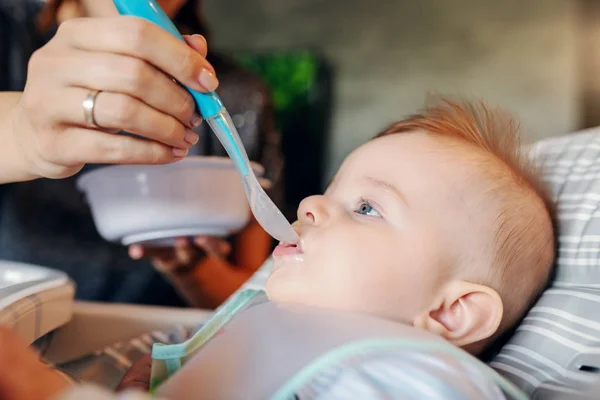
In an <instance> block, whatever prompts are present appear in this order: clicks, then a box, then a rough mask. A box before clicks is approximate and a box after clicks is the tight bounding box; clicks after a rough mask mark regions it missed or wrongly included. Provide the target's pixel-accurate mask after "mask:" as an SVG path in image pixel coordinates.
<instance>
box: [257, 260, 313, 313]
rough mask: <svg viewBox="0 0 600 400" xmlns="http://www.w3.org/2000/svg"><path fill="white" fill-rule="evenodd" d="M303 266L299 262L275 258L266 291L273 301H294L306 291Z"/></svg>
mask: <svg viewBox="0 0 600 400" xmlns="http://www.w3.org/2000/svg"><path fill="white" fill-rule="evenodd" d="M300 268H302V266H301V265H299V264H298V262H290V260H286V259H279V258H278V257H276V258H275V260H274V263H273V269H272V270H271V274H270V275H269V278H268V279H267V282H266V283H265V292H266V294H267V297H268V298H269V300H271V301H277V302H294V303H297V301H296V299H297V298H299V297H302V296H301V294H302V293H303V292H305V289H306V288H305V287H304V285H303V282H304V277H303V271H302V270H301V269H300Z"/></svg>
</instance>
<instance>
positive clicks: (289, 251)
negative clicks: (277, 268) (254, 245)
mask: <svg viewBox="0 0 600 400" xmlns="http://www.w3.org/2000/svg"><path fill="white" fill-rule="evenodd" d="M297 254H302V248H301V247H300V243H298V244H288V243H279V245H278V246H277V247H275V250H274V251H273V256H275V257H283V256H291V255H297Z"/></svg>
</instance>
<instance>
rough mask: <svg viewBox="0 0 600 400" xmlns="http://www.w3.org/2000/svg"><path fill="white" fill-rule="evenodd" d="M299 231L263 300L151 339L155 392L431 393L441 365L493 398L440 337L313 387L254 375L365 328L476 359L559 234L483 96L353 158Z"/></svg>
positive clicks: (449, 107)
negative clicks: (427, 350)
mask: <svg viewBox="0 0 600 400" xmlns="http://www.w3.org/2000/svg"><path fill="white" fill-rule="evenodd" d="M294 226H295V229H296V230H297V232H298V233H299V236H300V238H301V240H300V243H298V244H297V245H289V244H280V245H279V246H278V247H277V248H276V249H275V251H274V252H273V257H274V263H273V269H272V272H271V274H270V276H269V278H268V280H267V283H266V297H267V299H262V300H260V301H259V302H258V305H256V304H253V303H252V301H251V300H250V299H251V298H253V297H255V294H252V295H250V296H248V295H247V294H245V293H247V292H242V294H241V297H240V296H238V297H236V298H234V299H232V300H231V301H230V302H229V303H228V305H227V306H226V307H225V308H224V309H223V310H222V311H221V312H220V313H219V314H217V316H216V317H215V318H214V319H213V320H212V321H210V322H209V323H208V324H207V325H206V326H205V327H204V328H203V329H202V330H201V331H200V332H199V333H198V334H197V336H196V337H195V338H194V339H193V341H191V342H189V343H186V344H182V345H175V346H162V347H161V346H155V349H154V351H153V358H154V364H153V366H152V375H153V380H156V379H157V377H158V378H160V379H158V381H162V380H165V379H166V377H167V376H171V377H170V378H168V379H166V380H165V382H164V383H162V385H160V386H158V391H157V393H158V394H159V395H161V396H164V397H165V398H172V399H175V398H177V399H184V398H231V394H232V393H233V394H236V393H237V395H236V396H234V398H238V397H240V396H241V397H244V398H264V397H259V396H253V395H252V393H253V392H252V391H253V390H254V393H255V394H256V393H260V390H263V391H264V390H265V389H264V388H265V387H270V386H272V387H279V386H281V385H283V386H289V387H290V390H291V391H290V392H288V393H293V394H294V396H295V397H296V398H315V397H319V396H325V397H327V396H333V393H340V392H336V390H338V389H339V388H340V387H342V388H346V389H347V388H348V387H351V388H352V390H353V392H352V393H354V394H353V395H349V396H350V398H375V397H374V395H373V393H375V392H377V393H380V394H381V393H382V391H383V393H384V395H386V396H388V397H386V398H413V397H410V396H409V395H406V393H407V392H406V390H408V389H407V387H412V389H415V390H416V389H419V390H421V392H419V393H420V395H419V396H420V397H422V398H432V394H431V393H429V394H428V392H427V390H433V389H432V388H434V387H435V385H434V384H432V383H424V382H425V381H427V379H430V378H431V375H432V374H434V372H435V371H437V372H436V373H438V374H445V375H444V376H445V377H446V381H445V382H446V383H449V384H450V385H454V386H452V388H451V389H447V390H456V391H459V392H460V393H463V394H464V393H470V397H469V396H468V395H466V394H465V395H464V396H463V397H460V398H488V397H491V396H492V394H494V396H496V397H494V398H502V396H501V395H500V394H499V393H500V392H499V391H498V388H497V387H492V388H490V387H484V386H485V385H484V384H483V383H482V382H484V380H485V379H488V378H489V377H487V376H485V374H483V375H482V374H480V375H477V374H476V373H475V372H473V369H472V368H471V367H469V366H465V364H463V363H462V361H461V360H464V359H466V358H463V357H462V356H461V355H460V354H461V353H464V354H465V356H466V357H467V358H468V355H467V353H465V352H460V351H459V350H456V351H457V352H458V353H452V352H451V351H449V350H447V349H445V348H444V347H443V346H442V347H437V349H438V350H440V351H439V352H438V353H436V357H435V358H431V357H430V358H426V357H424V356H423V354H424V353H423V352H419V351H413V353H412V355H409V356H407V354H408V353H410V352H406V351H404V350H405V349H404V350H403V348H402V346H400V347H396V348H395V349H396V350H398V349H399V350H402V351H404V352H402V351H401V352H397V351H396V350H394V349H393V348H392V347H388V348H386V349H385V351H384V352H383V353H378V354H376V356H377V357H375V358H371V359H370V360H371V361H369V362H370V364H369V363H366V362H367V361H368V360H367V361H364V360H365V359H362V360H363V364H362V367H361V368H362V369H361V370H360V372H356V371H357V369H356V367H353V368H354V369H353V371H354V372H355V374H354V375H343V374H341V373H340V372H339V371H340V370H339V369H338V370H335V371H337V372H335V373H333V372H331V371H330V372H329V374H325V375H323V376H324V378H323V379H325V378H327V379H328V380H327V379H326V381H327V382H328V383H327V384H325V383H323V382H325V381H322V382H321V383H320V384H319V385H316V386H314V385H313V386H312V388H311V389H310V391H306V390H305V391H304V392H303V391H302V390H303V386H302V385H300V386H298V385H296V386H293V385H292V384H291V383H290V382H289V381H288V382H283V381H281V382H267V383H264V385H263V386H260V385H259V384H257V383H256V382H255V381H262V380H269V379H271V380H273V379H278V378H277V376H278V374H280V375H281V376H287V375H285V374H284V373H283V372H281V370H285V369H286V368H287V369H294V368H296V367H294V366H292V367H293V368H292V367H291V366H290V364H294V362H296V363H297V364H298V365H297V367H298V368H296V369H297V370H302V371H304V370H303V369H302V368H303V367H304V366H305V364H306V363H305V362H304V361H302V360H303V359H302V357H305V358H306V359H307V360H309V359H310V360H312V359H313V358H315V359H317V360H318V362H320V361H319V360H321V358H319V357H313V355H310V356H309V355H306V353H311V352H313V353H315V354H317V353H320V352H321V353H322V354H327V355H329V356H330V357H329V359H332V358H335V357H336V356H337V355H339V354H338V353H335V351H334V352H333V353H330V352H329V350H331V349H334V350H335V349H336V348H341V347H343V348H348V347H347V346H346V345H348V344H351V345H352V344H355V343H357V342H358V341H360V340H359V339H368V338H371V337H386V338H390V337H395V338H404V339H406V338H408V339H410V340H417V339H418V340H422V341H423V343H433V344H434V345H436V346H437V345H440V346H441V344H440V342H443V344H445V345H447V347H451V348H452V349H456V348H462V349H463V350H465V351H466V352H468V353H471V354H472V355H475V356H477V355H480V354H481V353H482V352H483V351H484V350H485V349H486V348H487V347H489V346H490V344H491V343H493V342H494V341H495V340H497V339H498V338H499V337H500V336H501V335H502V334H503V333H504V332H506V331H507V330H508V329H510V328H511V327H513V326H514V325H515V324H516V323H517V322H518V321H519V320H520V319H521V318H522V316H523V315H524V313H525V312H526V311H527V310H528V308H529V307H530V306H531V305H532V303H533V302H534V301H535V299H536V298H537V297H538V295H539V294H540V293H541V291H542V289H543V288H544V287H545V285H546V283H547V281H548V279H549V277H550V272H551V266H552V263H553V257H554V234H553V226H552V219H551V207H550V201H549V200H548V199H547V197H546V194H545V193H544V191H543V189H542V187H541V185H540V184H539V183H538V180H537V178H536V176H535V171H534V169H533V167H532V165H531V164H530V162H529V160H527V158H526V157H522V156H521V155H520V147H519V140H518V131H517V127H516V124H515V122H514V121H513V120H511V119H510V118H509V117H508V116H506V115H505V114H503V113H501V112H499V111H495V110H491V109H489V108H487V107H486V106H485V105H482V104H477V105H472V104H469V103H465V104H459V103H455V102H452V101H442V102H440V104H437V105H433V106H430V107H428V108H427V109H425V110H424V111H423V112H422V113H421V114H418V115H415V116H412V117H410V118H408V119H405V120H402V121H400V122H397V123H395V124H393V125H392V126H390V127H389V128H388V129H386V130H385V131H383V132H382V133H380V134H378V135H377V136H376V138H375V139H373V140H371V141H369V142H368V143H366V144H364V145H362V146H360V147H359V148H358V149H356V150H355V151H354V152H353V153H352V154H350V156H348V157H347V159H346V160H345V161H344V163H343V165H342V166H341V168H340V170H339V171H338V173H337V175H336V176H335V178H334V179H333V181H332V182H331V184H330V185H329V188H328V189H327V191H326V192H325V194H324V195H322V196H313V197H309V198H307V199H305V200H304V201H303V202H302V203H301V204H300V207H299V209H298V221H297V222H296V223H295V224H294ZM244 296H245V297H244ZM259 297H260V296H259ZM338 328H339V329H338ZM219 333H220V334H219ZM249 338H250V339H249ZM440 338H442V339H444V340H442V339H440ZM307 341H310V342H311V343H308V344H307V343H305V342H307ZM315 343H316V344H315ZM395 343H396V344H401V343H400V342H395ZM448 343H450V344H451V345H453V346H455V347H453V346H450V345H448ZM319 346H320V347H319ZM344 346H346V347H344ZM375 347H376V346H375ZM257 348H260V349H259V350H257ZM315 349H317V350H315ZM364 349H365V348H363V350H364ZM444 349H445V350H444ZM442 350H443V351H442ZM294 352H295V353H294ZM292 353H293V354H292ZM311 354H312V353H311ZM332 354H335V356H334V355H332ZM361 354H362V353H361ZM354 356H356V357H358V355H357V354H354ZM381 357H388V358H387V359H383V360H384V361H385V362H382V358H381ZM325 358H327V357H325ZM298 359H300V360H301V361H295V360H298ZM355 359H356V358H355ZM373 360H375V363H373ZM147 361H148V360H146V362H147ZM318 362H317V364H318ZM365 363H366V364H365ZM182 364H185V365H184V366H183V368H181V365H182ZM311 365H313V364H311ZM319 365H320V364H319ZM365 365H367V366H368V368H367V367H366V366H365ZM375 366H376V367H375ZM419 367H422V368H420V369H419ZM137 368H139V367H137ZM179 368H181V370H180V371H179V372H176V373H174V372H175V371H177V370H179ZM381 368H383V369H381ZM394 368H396V369H395V370H394ZM313 369H314V370H315V371H321V372H323V370H319V369H318V368H316V367H315V368H313ZM346 369H347V368H346ZM232 370H235V372H232ZM132 371H133V370H132ZM148 371H149V364H147V365H146V369H145V372H148ZM244 371H246V372H244ZM373 371H378V372H373ZM460 371H466V372H465V374H462V375H461V373H460ZM411 373H414V374H413V375H411ZM223 374H225V375H227V374H228V375H229V376H228V377H227V379H222V377H221V375H223ZM452 374H455V375H452ZM134 375H135V374H134ZM161 375H162V376H161ZM318 375H319V374H317V381H318V379H320V378H319V376H318ZM366 376H368V379H367V378H365V377H366ZM453 376H454V377H453ZM263 377H265V378H263ZM342 377H351V378H350V379H342ZM386 377H387V378H386ZM403 377H404V378H406V377H408V378H406V379H404V378H403ZM465 377H467V378H469V377H470V381H469V379H467V378H465ZM145 379H146V382H147V379H148V377H146V378H145ZM286 379H287V378H286ZM423 379H425V381H423ZM465 379H466V380H467V381H468V382H466V381H465ZM158 381H155V382H154V385H153V386H156V383H157V382H158ZM291 381H294V382H296V383H297V382H298V381H297V379H292V380H291ZM125 382H135V383H136V385H139V382H140V377H139V376H137V377H136V376H133V375H132V374H129V375H128V377H126V379H125ZM332 382H333V383H332ZM427 382H429V381H427ZM436 382H437V381H436ZM465 382H466V383H465ZM159 383H160V382H159ZM305 383H306V382H305ZM436 384H439V382H437V383H436ZM257 385H258V386H257ZM269 385H270V386H269ZM290 385H291V386H290ZM332 385H333V386H334V388H333V389H332ZM336 385H338V386H336ZM357 385H358V386H357ZM394 385H396V386H397V387H392V386H394ZM419 385H420V386H421V387H420V388H419ZM461 385H462V386H461ZM465 385H466V386H465ZM124 386H126V385H122V387H124ZM207 386H219V387H226V390H225V391H221V392H219V390H220V389H218V388H217V389H215V390H216V391H215V390H212V391H209V390H208V388H207ZM369 387H370V388H371V389H369ZM213 389H214V388H213ZM296 389H297V390H296ZM304 389H306V387H304ZM339 390H341V389H339ZM369 390H371V391H369ZM266 392H267V391H264V393H266ZM401 392H402V393H404V394H405V396H401V395H399V393H401ZM215 393H217V394H215ZM218 393H220V394H218ZM226 393H229V395H227V394H226ZM270 393H272V391H271V392H270ZM359 393H360V394H359ZM411 393H412V392H411ZM437 393H438V394H439V393H440V392H437ZM326 395H327V396H326ZM419 396H416V397H419ZM334 397H335V396H334ZM450 397H451V396H450ZM73 398H75V397H73ZM86 398H90V399H92V398H93V397H89V396H88V397H86ZM98 398H100V397H98ZM107 398H108V397H107ZM136 398H137V397H136ZM327 398H329V397H327ZM339 398H348V394H347V395H346V396H339Z"/></svg>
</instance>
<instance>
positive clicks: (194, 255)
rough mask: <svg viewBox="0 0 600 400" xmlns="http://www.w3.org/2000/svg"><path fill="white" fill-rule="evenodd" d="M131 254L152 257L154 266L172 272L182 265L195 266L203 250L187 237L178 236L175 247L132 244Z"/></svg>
mask: <svg viewBox="0 0 600 400" xmlns="http://www.w3.org/2000/svg"><path fill="white" fill-rule="evenodd" d="M129 256H130V257H131V258H133V259H136V260H137V259H141V258H145V257H148V258H152V262H153V264H154V266H155V267H156V268H157V269H158V270H160V271H162V272H172V271H174V270H176V269H178V268H181V267H188V266H193V265H195V264H196V263H198V262H199V261H200V260H201V259H202V258H203V252H201V251H200V249H198V248H197V247H195V246H194V245H193V244H192V243H190V241H189V240H188V239H186V238H177V239H175V243H174V245H173V247H159V248H157V247H154V248H153V247H144V246H142V245H132V246H130V247H129Z"/></svg>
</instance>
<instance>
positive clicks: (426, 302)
mask: <svg viewBox="0 0 600 400" xmlns="http://www.w3.org/2000/svg"><path fill="white" fill-rule="evenodd" d="M469 151H470V150H469V149H466V150H465V148H463V147H461V146H460V145H458V144H449V143H448V142H444V141H443V140H442V139H439V138H436V137H432V136H429V135H426V134H424V133H409V134H399V135H390V136H386V137H382V138H379V139H376V140H374V141H371V142H369V143H367V144H365V145H363V146H361V147H360V148H358V149H357V150H356V151H354V152H353V153H352V154H351V155H350V156H349V157H348V158H347V159H346V161H345V162H344V163H343V165H342V167H341V168H340V170H339V172H338V174H337V175H336V177H335V179H334V180H333V182H332V183H331V185H330V186H329V188H328V189H327V191H326V192H325V194H324V195H322V196H313V197H309V198H307V199H305V200H304V201H303V202H302V203H301V204H300V207H299V209H298V223H297V224H296V229H297V230H298V232H299V234H300V237H301V241H300V244H299V246H298V248H289V247H282V246H279V247H278V248H277V249H276V250H275V252H274V254H273V255H274V260H275V262H274V268H273V272H272V274H271V276H270V277H269V280H268V282H267V294H268V296H269V298H270V299H271V300H274V301H279V302H284V303H295V304H304V305H311V306H319V307H327V308H333V309H338V310H347V311H355V312H364V313H368V314H371V315H377V316H381V317H385V318H392V319H395V320H398V321H402V322H406V323H411V322H412V320H413V318H415V316H416V315H417V314H419V313H420V312H423V310H426V309H427V308H428V307H429V306H430V305H431V303H432V302H433V301H435V296H436V293H437V292H438V290H439V288H440V287H441V286H442V285H444V284H445V283H446V282H448V281H449V280H450V279H452V278H453V276H454V275H453V274H455V272H456V271H455V268H454V266H455V265H457V264H458V263H463V262H465V261H466V260H468V257H470V255H471V254H472V253H474V251H473V249H477V251H479V252H485V250H486V249H485V246H486V244H487V236H489V235H491V233H490V232H491V231H492V229H491V225H488V223H487V222H488V220H489V221H491V219H489V218H486V217H485V216H484V214H485V212H481V211H475V212H474V211H473V208H474V207H473V202H474V201H476V200H474V197H477V196H470V195H469V193H470V192H471V191H472V186H473V180H474V179H470V178H471V177H472V176H473V175H476V174H475V173H474V172H475V171H473V169H472V167H470V165H471V163H470V162H469V161H468V159H469V157H468V155H467V153H468V152H469ZM475 213H477V214H475ZM490 224H491V222H490ZM484 238H485V239H486V240H484Z"/></svg>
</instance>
